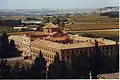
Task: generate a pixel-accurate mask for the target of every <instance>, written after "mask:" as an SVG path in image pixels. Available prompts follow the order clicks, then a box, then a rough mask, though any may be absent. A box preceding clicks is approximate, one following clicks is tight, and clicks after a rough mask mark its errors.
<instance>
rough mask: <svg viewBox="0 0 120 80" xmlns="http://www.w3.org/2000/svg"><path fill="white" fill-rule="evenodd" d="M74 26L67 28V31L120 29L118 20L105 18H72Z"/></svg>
mask: <svg viewBox="0 0 120 80" xmlns="http://www.w3.org/2000/svg"><path fill="white" fill-rule="evenodd" d="M71 19H72V21H73V22H74V24H73V25H69V26H66V27H65V30H67V31H80V30H94V29H117V28H119V19H118V18H109V17H105V16H84V17H72V18H71Z"/></svg>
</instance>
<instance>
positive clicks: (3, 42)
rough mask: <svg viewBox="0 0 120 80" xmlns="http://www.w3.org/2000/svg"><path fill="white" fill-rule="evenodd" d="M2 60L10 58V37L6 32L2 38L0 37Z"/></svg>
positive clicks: (0, 56) (0, 55)
mask: <svg viewBox="0 0 120 80" xmlns="http://www.w3.org/2000/svg"><path fill="white" fill-rule="evenodd" d="M0 44H1V45H0V58H5V57H7V56H8V44H9V41H8V35H7V34H6V32H4V31H3V32H2V36H1V37H0Z"/></svg>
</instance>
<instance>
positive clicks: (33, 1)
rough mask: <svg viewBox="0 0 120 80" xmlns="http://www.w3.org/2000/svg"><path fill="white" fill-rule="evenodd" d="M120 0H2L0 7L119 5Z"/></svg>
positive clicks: (53, 7) (99, 6) (96, 6)
mask: <svg viewBox="0 0 120 80" xmlns="http://www.w3.org/2000/svg"><path fill="white" fill-rule="evenodd" d="M118 2H119V0H0V9H41V8H52V9H70V8H81V9H83V8H101V7H106V6H116V5H117V6H118Z"/></svg>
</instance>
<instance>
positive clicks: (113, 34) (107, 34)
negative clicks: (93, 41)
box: [71, 31, 119, 37]
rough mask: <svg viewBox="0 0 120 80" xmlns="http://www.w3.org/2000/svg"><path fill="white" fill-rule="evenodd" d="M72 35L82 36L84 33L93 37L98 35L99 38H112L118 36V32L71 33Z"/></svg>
mask: <svg viewBox="0 0 120 80" xmlns="http://www.w3.org/2000/svg"><path fill="white" fill-rule="evenodd" d="M71 33H73V34H79V35H82V34H85V33H88V34H94V35H99V36H101V37H104V36H105V37H106V36H108V37H114V36H119V31H87V32H86V31H83V32H71Z"/></svg>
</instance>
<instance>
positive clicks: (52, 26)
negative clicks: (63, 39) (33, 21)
mask: <svg viewBox="0 0 120 80" xmlns="http://www.w3.org/2000/svg"><path fill="white" fill-rule="evenodd" d="M44 28H59V27H58V26H57V25H54V24H53V23H49V24H47V25H46V26H45V27H44Z"/></svg>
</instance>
